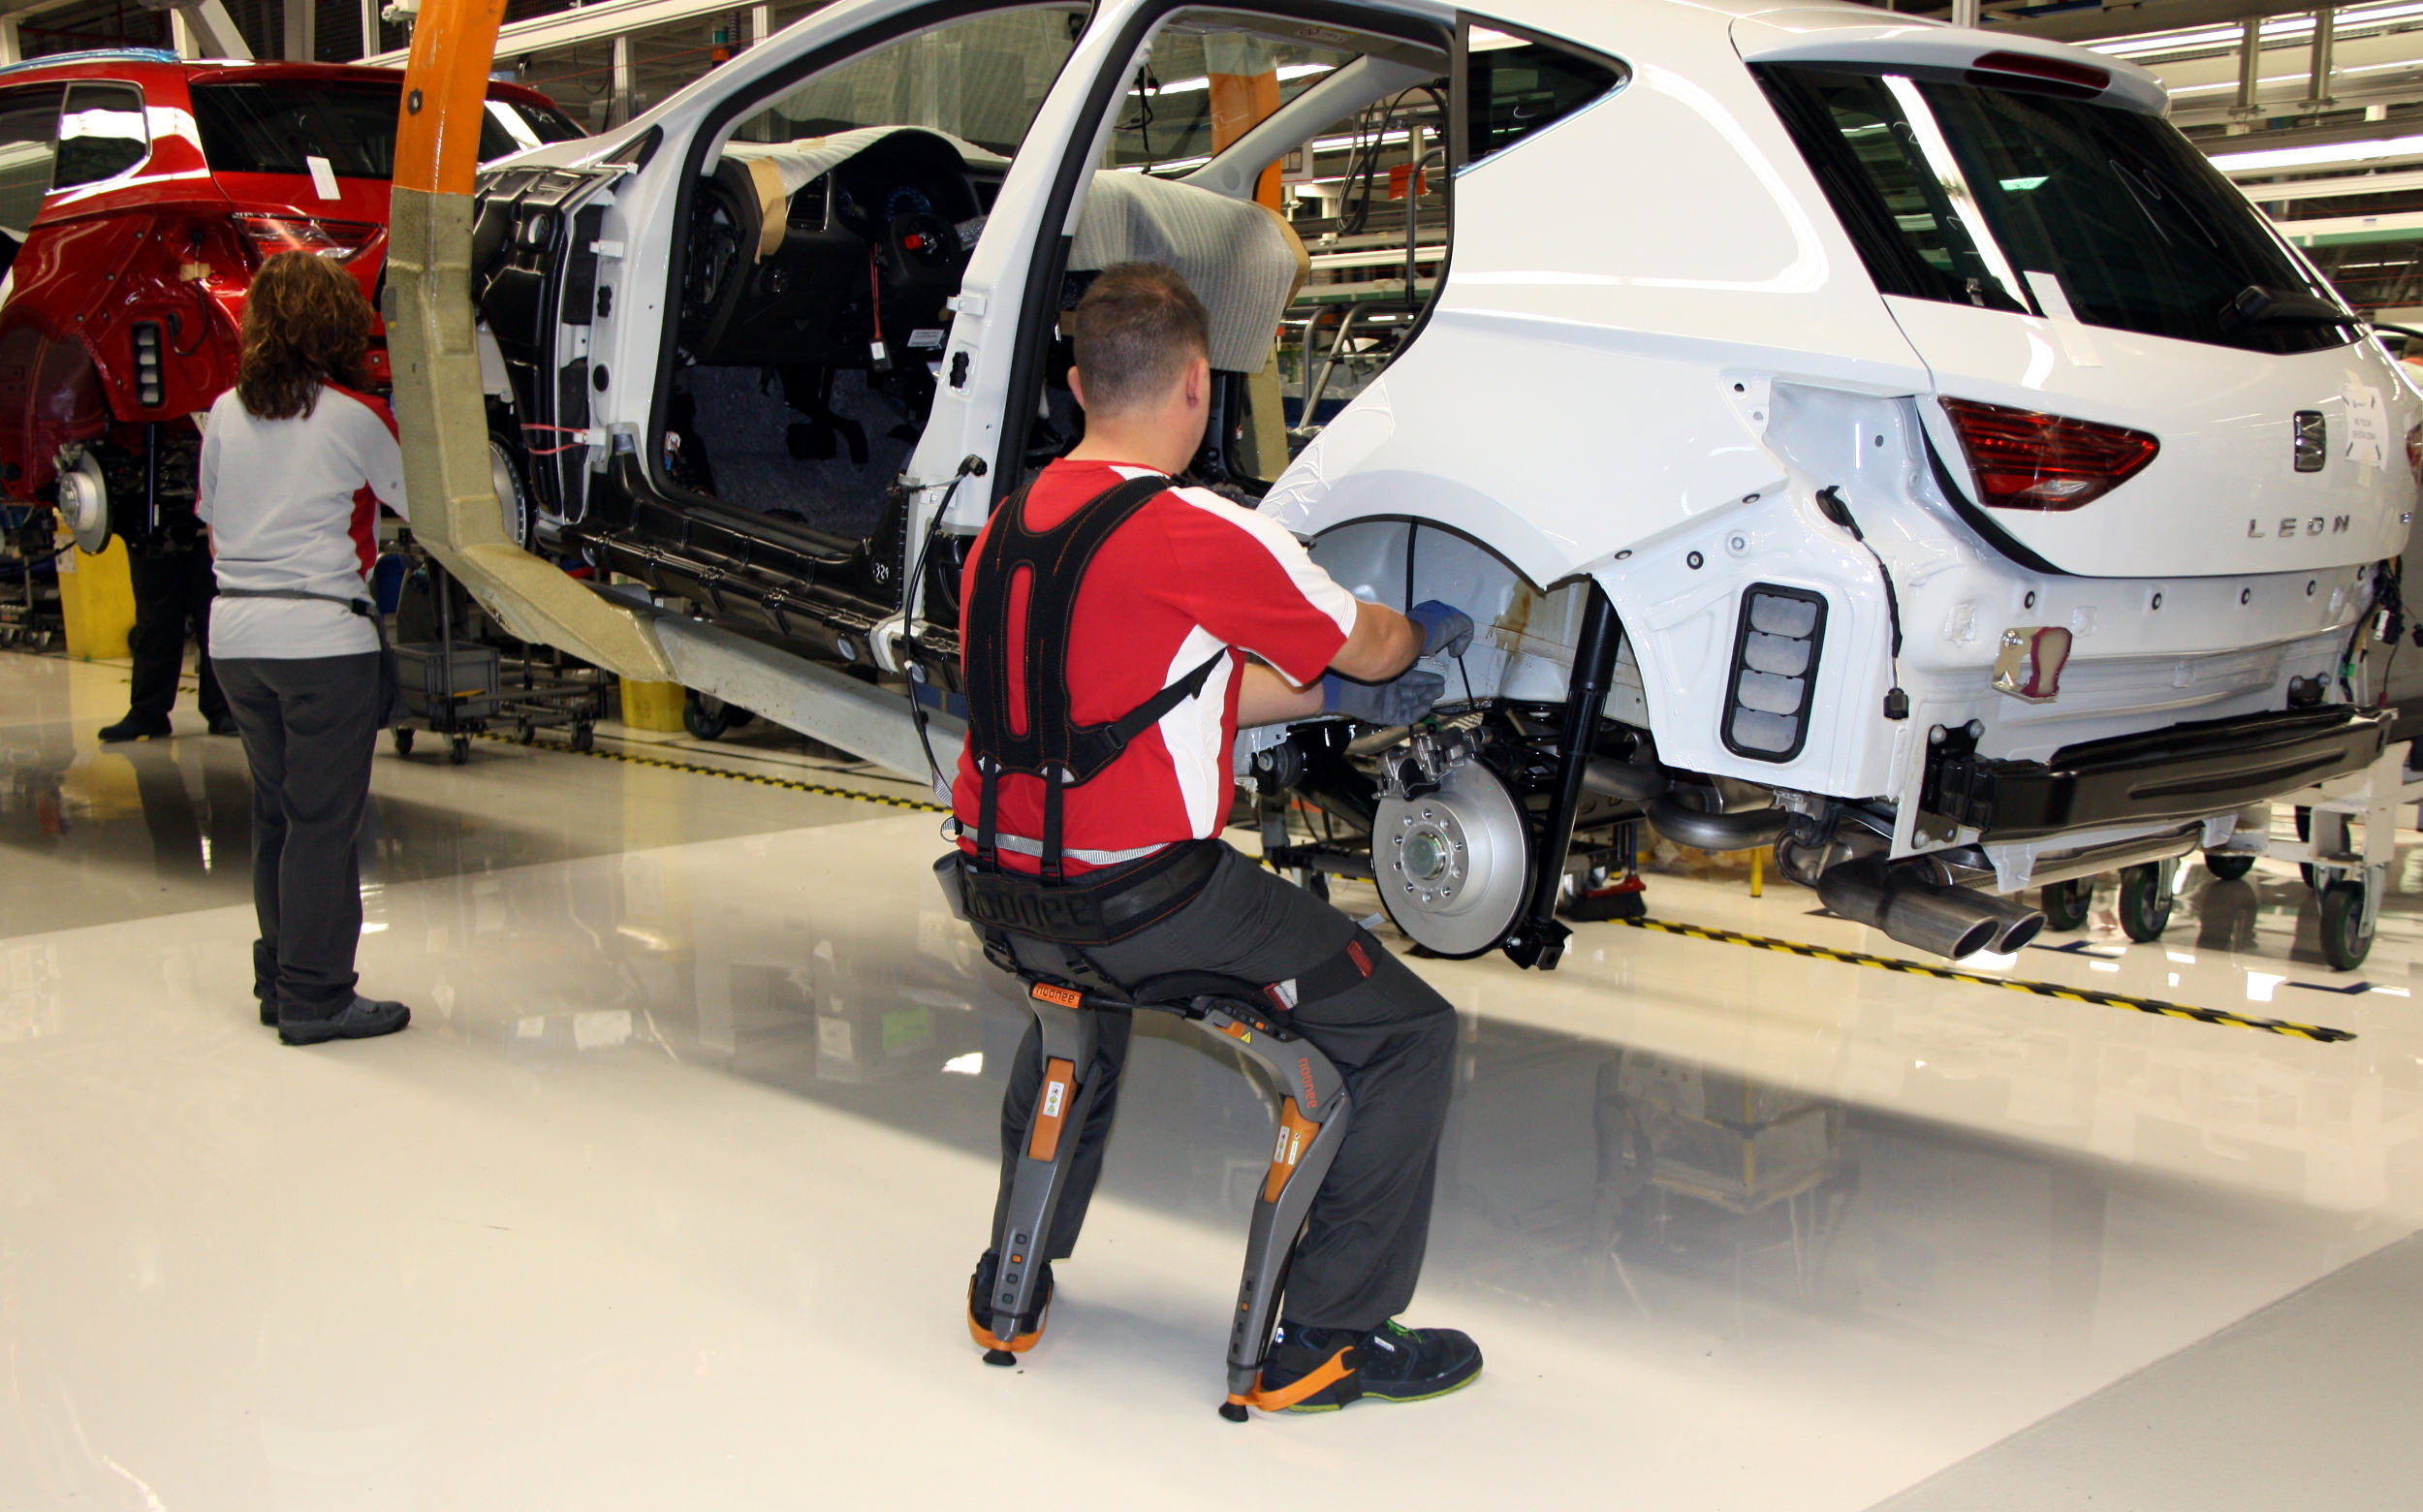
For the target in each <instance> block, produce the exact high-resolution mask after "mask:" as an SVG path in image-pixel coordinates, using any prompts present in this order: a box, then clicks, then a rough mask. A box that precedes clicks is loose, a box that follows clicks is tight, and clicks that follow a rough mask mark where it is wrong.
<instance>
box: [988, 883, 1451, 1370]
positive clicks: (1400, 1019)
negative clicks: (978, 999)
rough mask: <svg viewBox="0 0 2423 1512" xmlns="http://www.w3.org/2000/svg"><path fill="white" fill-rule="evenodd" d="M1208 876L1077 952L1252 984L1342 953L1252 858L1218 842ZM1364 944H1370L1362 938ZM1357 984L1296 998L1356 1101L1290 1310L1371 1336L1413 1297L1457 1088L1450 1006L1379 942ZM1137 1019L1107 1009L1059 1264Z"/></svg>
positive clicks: (1017, 1129) (1035, 1041)
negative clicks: (1163, 907)
mask: <svg viewBox="0 0 2423 1512" xmlns="http://www.w3.org/2000/svg"><path fill="white" fill-rule="evenodd" d="M1221 849H1222V851H1223V852H1224V854H1223V855H1222V857H1221V858H1220V865H1219V867H1218V869H1217V870H1215V871H1214V872H1213V873H1212V880H1211V882H1210V884H1209V885H1207V886H1206V887H1205V888H1204V890H1203V892H1202V894H1201V895H1200V896H1198V897H1197V898H1195V900H1194V901H1193V902H1191V903H1189V904H1187V905H1186V907H1185V908H1184V909H1183V910H1181V911H1180V912H1179V913H1178V914H1177V915H1175V916H1174V917H1172V918H1169V919H1166V920H1164V921H1162V922H1161V923H1159V924H1157V925H1154V926H1152V927H1151V928H1150V929H1145V930H1143V931H1141V932H1139V933H1137V934H1135V935H1133V936H1131V937H1129V938H1127V939H1124V940H1120V941H1118V942H1117V943H1116V944H1111V945H1097V946H1093V947H1090V948H1089V949H1088V950H1087V951H1086V955H1087V956H1088V957H1089V958H1091V960H1092V961H1093V962H1094V965H1095V967H1096V968H1097V969H1098V970H1100V971H1101V972H1102V973H1103V975H1105V976H1106V977H1108V978H1110V979H1111V980H1112V981H1113V982H1115V983H1117V984H1119V985H1121V986H1123V987H1124V986H1132V985H1133V984H1135V983H1138V982H1141V981H1144V980H1146V979H1147V978H1149V977H1155V976H1160V975H1163V974H1165V973H1168V972H1173V971H1215V972H1219V973H1221V974H1223V975H1227V976H1234V977H1241V978H1243V980H1245V981H1248V982H1253V983H1269V982H1284V981H1287V980H1289V979H1291V978H1295V977H1301V976H1303V975H1304V974H1305V973H1306V972H1308V971H1310V970H1312V969H1313V968H1314V967H1316V966H1319V965H1322V964H1324V963H1326V962H1328V961H1331V960H1332V959H1333V958H1335V957H1336V956H1337V954H1338V953H1339V952H1341V951H1343V950H1344V949H1345V948H1346V942H1347V941H1348V940H1349V939H1351V938H1353V937H1354V934H1355V926H1354V924H1353V922H1352V921H1350V920H1348V919H1347V918H1346V916H1345V915H1343V914H1341V913H1339V912H1338V911H1337V909H1335V908H1332V907H1331V906H1330V905H1329V904H1327V903H1325V902H1323V901H1322V900H1321V899H1319V898H1314V897H1313V896H1312V895H1311V894H1309V893H1307V892H1306V891H1305V890H1304V889H1302V888H1300V887H1296V886H1293V885H1292V884H1290V883H1287V882H1285V881H1282V880H1281V879H1280V878H1279V877H1277V876H1276V875H1274V873H1272V872H1270V871H1267V870H1265V869H1264V868H1262V867H1261V866H1257V865H1255V864H1254V863H1253V862H1252V861H1249V860H1247V859H1246V858H1245V857H1243V856H1242V855H1240V854H1238V853H1237V852H1236V851H1233V850H1229V849H1228V848H1227V846H1225V845H1223V846H1222V847H1221ZM1016 943H1017V946H1018V950H1019V954H1020V957H1021V959H1022V960H1023V961H1028V962H1030V963H1031V964H1034V965H1036V966H1038V967H1040V968H1042V969H1045V970H1056V969H1058V968H1057V967H1056V965H1055V964H1054V963H1055V962H1056V961H1057V959H1058V955H1057V953H1058V951H1059V947H1058V946H1055V945H1050V944H1044V943H1040V942H1037V941H1032V940H1025V939H1020V940H1018V941H1017V942H1016ZM1367 948H1368V947H1367ZM1372 955H1373V962H1374V968H1375V969H1374V970H1373V971H1372V973H1371V975H1370V976H1369V978H1368V979H1366V980H1364V981H1362V982H1361V983H1359V984H1357V985H1356V986H1355V987H1352V988H1350V989H1348V990H1347V991H1345V992H1339V993H1337V995H1335V996H1332V997H1328V998H1325V999H1322V1000H1321V1001H1318V1002H1309V1003H1305V1004H1303V1005H1301V1006H1300V1007H1299V1008H1298V1009H1297V1012H1296V1015H1295V1024H1294V1026H1295V1028H1296V1030H1297V1032H1299V1033H1301V1034H1303V1035H1304V1037H1305V1038H1306V1039H1308V1040H1310V1041H1311V1042H1312V1043H1313V1044H1314V1045H1315V1046H1317V1047H1318V1048H1319V1049H1320V1051H1321V1054H1323V1055H1327V1056H1329V1058H1330V1059H1331V1060H1332V1061H1334V1062H1336V1063H1337V1069H1338V1071H1339V1073H1340V1074H1341V1075H1343V1076H1344V1077H1345V1079H1346V1090H1347V1094H1348V1096H1349V1097H1350V1098H1351V1099H1352V1104H1351V1106H1352V1107H1353V1109H1354V1116H1353V1121H1352V1122H1351V1123H1350V1124H1349V1125H1348V1128H1347V1134H1346V1142H1345V1143H1344V1144H1343V1145H1341V1146H1340V1147H1338V1151H1337V1162H1336V1163H1335V1164H1334V1165H1332V1166H1331V1167H1330V1173H1329V1177H1328V1179H1327V1180H1325V1181H1323V1182H1322V1183H1321V1190H1320V1193H1319V1195H1318V1196H1317V1197H1315V1198H1314V1200H1313V1205H1312V1215H1311V1217H1310V1219H1309V1220H1308V1221H1307V1222H1306V1225H1305V1233H1304V1238H1303V1239H1302V1240H1301V1241H1300V1242H1299V1243H1298V1244H1297V1246H1296V1255H1295V1261H1294V1264H1293V1266H1292V1268H1291V1269H1290V1271H1289V1273H1288V1278H1287V1295H1286V1301H1285V1305H1284V1307H1282V1309H1281V1312H1282V1315H1283V1316H1284V1317H1285V1319H1286V1320H1287V1321H1288V1322H1290V1323H1294V1324H1300V1325H1304V1326H1306V1327H1311V1328H1339V1329H1351V1330H1354V1331H1357V1332H1366V1331H1369V1330H1371V1329H1374V1328H1377V1327H1379V1325H1380V1324H1382V1323H1383V1322H1386V1321H1387V1320H1388V1319H1390V1318H1392V1317H1395V1316H1396V1315H1397V1314H1398V1313H1400V1312H1402V1311H1403V1310H1404V1308H1405V1306H1406V1304H1408V1303H1409V1302H1411V1301H1412V1300H1413V1288H1414V1283H1415V1282H1416V1281H1417V1280H1418V1279H1420V1277H1421V1275H1422V1254H1423V1250H1424V1248H1425V1246H1426V1245H1427V1244H1429V1242H1430V1228H1431V1189H1432V1184H1433V1182H1434V1179H1435V1177H1436V1174H1437V1167H1438V1136H1439V1130H1440V1128H1441V1127H1442V1126H1443V1125H1444V1124H1445V1122H1446V1118H1447V1097H1448V1092H1449V1091H1450V1089H1451V1088H1452V1087H1453V1085H1454V1073H1455V1045H1456V1015H1455V1010H1454V1009H1453V1008H1452V1007H1451V1006H1450V1005H1449V1004H1448V1002H1447V1000H1446V999H1445V998H1443V997H1441V996H1439V995H1438V993H1437V992H1433V991H1432V989H1431V987H1430V984H1428V983H1426V982H1424V981H1423V980H1422V979H1421V978H1420V977H1417V976H1415V975H1414V974H1413V972H1412V971H1411V970H1410V969H1409V968H1408V967H1407V966H1406V965H1405V963H1404V962H1403V961H1400V960H1399V959H1398V958H1397V957H1396V956H1394V955H1391V954H1390V953H1389V952H1388V951H1386V950H1379V951H1375V952H1373V953H1372ZM1130 1018H1131V1016H1130V1015H1129V1014H1126V1013H1118V1012H1106V1013H1104V1014H1103V1015H1102V1016H1101V1021H1100V1031H1101V1032H1100V1034H1099V1036H1098V1048H1097V1050H1096V1053H1095V1054H1096V1059H1095V1063H1094V1075H1095V1076H1097V1077H1099V1078H1101V1085H1100V1088H1099V1089H1098V1090H1097V1091H1096V1092H1095V1093H1094V1101H1093V1107H1092V1109H1091V1111H1090V1112H1089V1113H1088V1114H1087V1115H1086V1123H1085V1127H1084V1128H1083V1129H1082V1130H1080V1131H1079V1134H1078V1149H1077V1155H1076V1159H1075V1164H1074V1165H1073V1167H1072V1168H1071V1170H1070V1172H1069V1178H1068V1181H1069V1184H1068V1188H1067V1191H1066V1193H1065V1195H1063V1196H1062V1198H1061V1199H1060V1204H1059V1207H1058V1210H1057V1211H1056V1213H1054V1218H1053V1225H1052V1233H1051V1235H1050V1236H1049V1241H1050V1243H1049V1247H1048V1248H1047V1249H1046V1250H1045V1254H1046V1255H1047V1256H1048V1257H1049V1258H1051V1259H1054V1260H1064V1259H1066V1258H1068V1256H1069V1254H1070V1252H1071V1251H1072V1250H1073V1249H1074V1248H1075V1247H1076V1244H1077V1235H1078V1231H1079V1229H1080V1228H1081V1227H1083V1226H1084V1224H1085V1221H1086V1204H1087V1202H1088V1201H1090V1200H1091V1198H1092V1196H1093V1188H1094V1183H1095V1181H1098V1180H1099V1179H1100V1177H1101V1175H1102V1156H1103V1152H1104V1150H1106V1148H1107V1147H1108V1146H1109V1144H1110V1138H1111V1121H1112V1116H1113V1114H1114V1113H1115V1111H1116V1110H1117V1103H1118V1080H1119V1073H1120V1070H1121V1068H1122V1067H1123V1066H1124V1065H1125V1063H1126V1059H1127V1045H1128V1036H1129V1029H1130ZM1042 1051H1043V1047H1042V1034H1041V1031H1040V1030H1039V1029H1038V1028H1037V1027H1036V1026H1035V1025H1033V1024H1029V1025H1028V1026H1027V1030H1026V1038H1025V1041H1024V1043H1023V1044H1022V1045H1020V1047H1019V1052H1018V1055H1017V1057H1016V1058H1015V1059H1014V1060H1012V1062H1011V1064H1010V1086H1009V1090H1008V1092H1007V1093H1006V1094H1005V1095H1004V1096H1003V1098H1002V1101H1001V1192H1000V1197H999V1200H998V1202H997V1203H996V1204H995V1206H994V1209H993V1233H995V1234H996V1235H997V1234H999V1233H1000V1231H1001V1217H1002V1213H1004V1212H1005V1211H1006V1208H1007V1205H1008V1203H1009V1199H1010V1183H1011V1180H1012V1178H1013V1177H1014V1175H1015V1174H1016V1171H1017V1167H1018V1158H1019V1152H1020V1150H1022V1149H1023V1146H1024V1143H1025V1134H1026V1119H1027V1116H1028V1114H1029V1112H1030V1111H1031V1110H1032V1109H1033V1107H1034V1105H1035V1098H1036V1097H1037V1095H1039V1093H1040V1091H1041V1089H1042V1086H1043V1054H1042Z"/></svg>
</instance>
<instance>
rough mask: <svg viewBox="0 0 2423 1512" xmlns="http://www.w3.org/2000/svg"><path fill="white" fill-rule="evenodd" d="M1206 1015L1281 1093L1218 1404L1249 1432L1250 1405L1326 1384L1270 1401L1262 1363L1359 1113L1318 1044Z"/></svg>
mask: <svg viewBox="0 0 2423 1512" xmlns="http://www.w3.org/2000/svg"><path fill="white" fill-rule="evenodd" d="M1199 1006H1200V1007H1203V1008H1205V1009H1207V1010H1208V1011H1207V1012H1206V1013H1205V1014H1204V1016H1203V1017H1202V1018H1201V1019H1200V1020H1199V1021H1198V1022H1199V1023H1201V1024H1202V1025H1203V1026H1204V1027H1205V1028H1206V1029H1209V1030H1211V1031H1212V1032H1213V1033H1216V1034H1222V1035H1225V1036H1227V1037H1228V1038H1229V1039H1231V1040H1233V1041H1235V1042H1236V1044H1237V1047H1238V1048H1239V1049H1240V1050H1242V1051H1243V1052H1244V1053H1245V1054H1246V1055H1249V1056H1251V1057H1252V1058H1253V1059H1255V1060H1257V1061H1259V1062H1261V1064H1262V1068H1263V1069H1264V1070H1265V1071H1267V1072H1269V1073H1270V1077H1271V1082H1272V1086H1273V1087H1274V1089H1275V1090H1276V1091H1277V1092H1278V1094H1279V1108H1278V1130H1277V1134H1276V1136H1275V1139H1276V1143H1275V1145H1274V1148H1273V1150H1272V1151H1271V1169H1270V1171H1269V1173H1268V1174H1267V1175H1266V1176H1265V1177H1264V1178H1263V1181H1262V1190H1261V1191H1260V1192H1259V1193H1257V1194H1256V1196H1255V1199H1254V1204H1253V1221H1252V1226H1251V1227H1250V1228H1249V1229H1248V1230H1247V1237H1246V1240H1245V1274H1244V1277H1243V1280H1242V1281H1240V1282H1239V1283H1238V1287H1237V1310H1236V1312H1235V1313H1234V1314H1233V1315H1232V1316H1231V1317H1230V1319H1229V1334H1228V1400H1227V1401H1226V1402H1222V1403H1221V1404H1220V1416H1222V1417H1224V1418H1227V1419H1228V1420H1229V1421H1230V1422H1232V1423H1242V1422H1243V1421H1244V1420H1245V1409H1246V1408H1247V1407H1249V1406H1252V1407H1261V1408H1264V1409H1265V1410H1268V1411H1278V1410H1280V1409H1282V1408H1284V1407H1286V1406H1288V1405H1290V1404H1291V1401H1292V1398H1293V1397H1294V1396H1299V1395H1305V1394H1308V1393H1309V1392H1312V1391H1317V1390H1319V1389H1320V1388H1321V1387H1322V1386H1325V1385H1327V1384H1328V1382H1327V1381H1326V1380H1313V1379H1312V1378H1311V1377H1307V1378H1306V1381H1304V1382H1297V1383H1295V1385H1293V1386H1291V1387H1290V1388H1289V1389H1288V1393H1287V1395H1288V1396H1289V1397H1290V1398H1291V1401H1280V1400H1277V1399H1276V1398H1273V1397H1266V1396H1265V1395H1264V1394H1263V1392H1262V1385H1261V1377H1262V1359H1263V1356H1264V1355H1265V1354H1266V1353H1267V1352H1268V1351H1269V1349H1270V1346H1271V1329H1272V1326H1273V1325H1274V1324H1275V1323H1276V1322H1277V1321H1278V1304H1279V1296H1280V1294H1281V1292H1283V1291H1284V1290H1285V1288H1286V1284H1287V1262H1288V1260H1289V1258H1290V1257H1291V1256H1292V1255H1293V1254H1294V1253H1295V1249H1296V1241H1297V1239H1298V1238H1299V1237H1300V1236H1301V1235H1302V1234H1303V1233H1304V1226H1305V1219H1306V1217H1307V1216H1308V1215H1309V1214H1310V1213H1311V1212H1312V1199H1313V1198H1314V1196H1315V1195H1317V1194H1318V1193H1319V1192H1320V1190H1321V1181H1322V1179H1323V1178H1324V1177H1326V1176H1328V1175H1329V1169H1330V1162H1331V1161H1332V1160H1334V1159H1336V1158H1337V1147H1338V1145H1339V1144H1340V1143H1342V1142H1343V1141H1344V1139H1345V1137H1346V1125H1347V1122H1348V1119H1349V1117H1350V1113H1351V1110H1350V1108H1349V1106H1348V1099H1347V1096H1346V1084H1345V1080H1344V1078H1342V1077H1340V1076H1339V1075H1338V1074H1337V1067H1336V1066H1334V1065H1332V1064H1331V1063H1330V1060H1329V1057H1328V1056H1327V1055H1322V1054H1321V1053H1320V1052H1319V1051H1318V1050H1315V1049H1314V1048H1313V1047H1312V1044H1311V1042H1310V1041H1307V1040H1303V1039H1298V1038H1296V1037H1295V1036H1293V1035H1289V1034H1286V1033H1284V1032H1283V1031H1281V1030H1279V1029H1277V1028H1275V1027H1274V1026H1273V1025H1272V1024H1270V1023H1268V1022H1267V1021H1266V1020H1264V1019H1262V1018H1261V1017H1260V1015H1258V1014H1254V1013H1252V1012H1251V1010H1245V1009H1240V1008H1236V1007H1233V1006H1231V1005H1228V1004H1224V1003H1217V1002H1210V1001H1206V1002H1202V1003H1200V1004H1199Z"/></svg>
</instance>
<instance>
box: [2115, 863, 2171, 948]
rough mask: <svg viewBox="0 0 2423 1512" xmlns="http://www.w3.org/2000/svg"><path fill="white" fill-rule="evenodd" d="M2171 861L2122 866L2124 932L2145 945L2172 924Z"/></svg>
mask: <svg viewBox="0 0 2423 1512" xmlns="http://www.w3.org/2000/svg"><path fill="white" fill-rule="evenodd" d="M2170 882H2171V863H2169V862H2166V861H2154V862H2148V863H2146V864H2145V865H2144V866H2124V867H2122V868H2121V886H2120V923H2121V932H2122V933H2124V934H2126V935H2127V936H2128V937H2129V938H2130V939H2132V940H2135V941H2136V942H2137V943H2139V944H2141V945H2143V944H2147V943H2149V942H2151V941H2154V940H2158V939H2160V938H2161V937H2162V931H2163V930H2164V929H2169V928H2170V926H2171V887H2170Z"/></svg>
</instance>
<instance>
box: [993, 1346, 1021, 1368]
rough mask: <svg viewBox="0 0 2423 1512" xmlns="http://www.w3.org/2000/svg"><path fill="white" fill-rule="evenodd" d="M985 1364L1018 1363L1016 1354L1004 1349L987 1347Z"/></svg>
mask: <svg viewBox="0 0 2423 1512" xmlns="http://www.w3.org/2000/svg"><path fill="white" fill-rule="evenodd" d="M985 1364H987V1365H1016V1364H1018V1356H1016V1355H1014V1354H1012V1353H1010V1352H1009V1351H1008V1350H1006V1349H988V1350H986V1351H985Z"/></svg>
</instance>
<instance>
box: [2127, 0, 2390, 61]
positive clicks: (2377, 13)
mask: <svg viewBox="0 0 2423 1512" xmlns="http://www.w3.org/2000/svg"><path fill="white" fill-rule="evenodd" d="M2409 16H2423V4H2408V5H2390V6H2380V7H2376V8H2374V9H2369V10H2363V11H2342V12H2340V13H2339V15H2338V16H2337V18H2336V19H2335V20H2333V22H2332V23H2331V35H2332V36H2333V37H2338V36H2340V35H2341V34H2342V33H2344V32H2351V31H2363V30H2366V29H2367V28H2370V27H2374V26H2382V25H2386V24H2388V23H2389V22H2391V21H2398V20H2405V19H2407V17H2409ZM2312 32H2313V16H2311V15H2305V16H2280V17H2278V18H2276V19H2273V20H2268V21H2265V22H2264V23H2263V30H2262V36H2263V38H2264V40H2266V41H2273V40H2278V41H2283V42H2285V41H2290V40H2293V39H2295V38H2298V37H2303V36H2307V35H2310V34H2311V33H2312ZM2244 35H2245V34H2244V33H2243V32H2242V31H2240V30H2239V28H2238V27H2236V26H2208V27H2200V28H2198V29H2196V30H2194V31H2182V32H2155V33H2151V34H2146V35H2141V36H2135V37H2114V38H2112V39H2111V40H2109V41H2106V42H2093V43H2088V44H2087V45H2086V46H2087V47H2088V48H2089V49H2090V50H2092V51H2095V52H2100V53H2103V54H2105V55H2107V56H2110V57H2134V56H2137V55H2140V54H2143V53H2148V52H2181V51H2186V50H2187V49H2189V48H2192V47H2218V46H2220V45H2222V44H2224V43H2236V42H2238V41H2239V40H2240V39H2241V38H2242V37H2243V36H2244Z"/></svg>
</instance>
